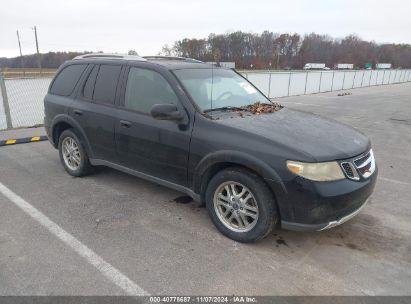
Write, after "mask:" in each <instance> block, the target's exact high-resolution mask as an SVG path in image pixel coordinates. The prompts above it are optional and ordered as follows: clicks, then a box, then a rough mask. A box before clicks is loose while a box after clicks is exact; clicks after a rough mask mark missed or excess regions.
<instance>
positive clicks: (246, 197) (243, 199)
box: [206, 168, 278, 243]
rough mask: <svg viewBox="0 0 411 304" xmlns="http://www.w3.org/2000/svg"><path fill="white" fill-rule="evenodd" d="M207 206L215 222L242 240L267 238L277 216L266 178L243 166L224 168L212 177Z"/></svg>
mask: <svg viewBox="0 0 411 304" xmlns="http://www.w3.org/2000/svg"><path fill="white" fill-rule="evenodd" d="M206 206H207V210H208V213H209V215H210V217H211V219H212V221H213V222H214V224H215V226H216V227H217V228H218V229H219V230H220V231H221V232H222V233H223V234H224V235H225V236H227V237H229V238H231V239H233V240H236V241H239V242H245V243H246V242H254V241H257V240H259V239H262V238H264V237H265V236H266V235H268V234H269V233H270V232H271V231H272V229H273V227H274V226H275V223H276V222H277V220H278V214H277V211H276V210H277V209H276V205H275V201H274V197H273V195H272V193H271V192H270V190H269V189H268V188H267V186H266V185H265V183H264V181H263V180H262V179H261V178H260V177H259V176H257V175H256V174H254V173H252V172H249V171H247V170H244V169H242V168H228V169H225V170H223V171H221V172H219V173H217V174H216V175H215V176H214V177H213V178H212V179H211V181H210V183H209V184H208V186H207V190H206Z"/></svg>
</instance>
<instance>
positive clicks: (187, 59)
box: [143, 56, 204, 63]
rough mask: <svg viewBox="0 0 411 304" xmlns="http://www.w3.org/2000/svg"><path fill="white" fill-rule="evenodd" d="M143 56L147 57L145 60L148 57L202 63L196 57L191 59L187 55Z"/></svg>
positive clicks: (148, 58)
mask: <svg viewBox="0 0 411 304" xmlns="http://www.w3.org/2000/svg"><path fill="white" fill-rule="evenodd" d="M143 58H144V59H147V60H150V59H164V60H181V61H190V62H198V63H204V62H203V61H201V60H197V59H193V58H187V57H178V56H143Z"/></svg>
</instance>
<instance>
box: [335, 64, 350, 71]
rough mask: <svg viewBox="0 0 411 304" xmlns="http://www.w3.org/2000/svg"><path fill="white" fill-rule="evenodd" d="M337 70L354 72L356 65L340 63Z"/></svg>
mask: <svg viewBox="0 0 411 304" xmlns="http://www.w3.org/2000/svg"><path fill="white" fill-rule="evenodd" d="M335 68H336V69H337V70H352V69H354V65H353V64H352V63H338V64H337V65H336V66H335Z"/></svg>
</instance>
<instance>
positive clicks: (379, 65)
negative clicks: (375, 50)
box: [375, 63, 392, 70]
mask: <svg viewBox="0 0 411 304" xmlns="http://www.w3.org/2000/svg"><path fill="white" fill-rule="evenodd" d="M391 67H392V64H391V63H377V64H376V65H375V68H376V69H377V70H383V69H391Z"/></svg>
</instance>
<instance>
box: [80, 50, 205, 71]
mask: <svg viewBox="0 0 411 304" xmlns="http://www.w3.org/2000/svg"><path fill="white" fill-rule="evenodd" d="M74 61H77V62H79V63H80V62H87V63H91V62H96V63H104V62H113V61H127V62H129V63H132V62H145V63H152V64H155V65H160V66H162V67H164V68H166V69H169V70H178V69H194V68H196V69H209V68H211V67H212V65H211V64H209V63H205V62H202V61H199V60H196V59H192V58H186V57H173V56H145V57H140V56H136V55H121V54H104V53H97V54H85V55H81V56H77V57H75V58H73V60H72V62H74Z"/></svg>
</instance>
